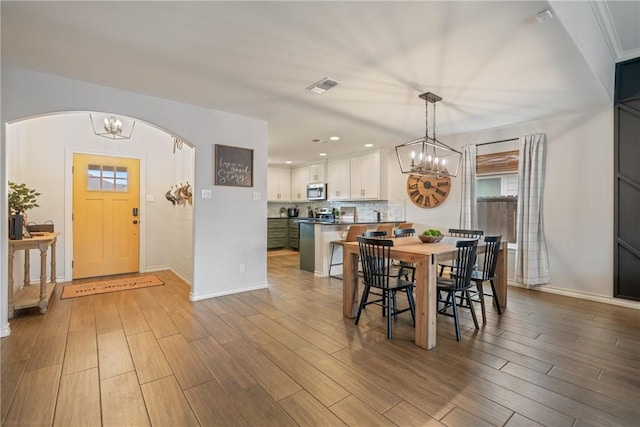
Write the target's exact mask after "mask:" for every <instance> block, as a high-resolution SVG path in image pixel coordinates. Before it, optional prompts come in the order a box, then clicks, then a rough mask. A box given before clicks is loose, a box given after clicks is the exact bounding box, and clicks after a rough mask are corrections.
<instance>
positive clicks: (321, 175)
mask: <svg viewBox="0 0 640 427" xmlns="http://www.w3.org/2000/svg"><path fill="white" fill-rule="evenodd" d="M308 168H309V182H325V180H326V178H325V176H326V174H325V164H324V163H314V164H312V165H309V166H308Z"/></svg>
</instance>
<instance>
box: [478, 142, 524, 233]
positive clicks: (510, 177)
mask: <svg viewBox="0 0 640 427" xmlns="http://www.w3.org/2000/svg"><path fill="white" fill-rule="evenodd" d="M476 171H477V178H476V196H477V203H478V205H477V206H478V227H479V228H480V229H482V230H484V231H485V235H496V234H499V235H501V236H502V239H503V241H507V242H509V243H516V209H517V204H518V173H517V172H518V151H517V150H515V151H505V152H501V153H492V154H484V155H481V156H477V158H476Z"/></svg>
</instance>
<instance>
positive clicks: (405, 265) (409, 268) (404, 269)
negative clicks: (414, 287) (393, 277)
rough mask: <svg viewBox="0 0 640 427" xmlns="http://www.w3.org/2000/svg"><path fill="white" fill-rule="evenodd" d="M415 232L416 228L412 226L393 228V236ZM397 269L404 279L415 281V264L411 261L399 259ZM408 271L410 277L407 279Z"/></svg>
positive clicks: (398, 236)
mask: <svg viewBox="0 0 640 427" xmlns="http://www.w3.org/2000/svg"><path fill="white" fill-rule="evenodd" d="M415 234H416V230H415V229H413V228H396V229H395V230H393V237H396V238H402V237H411V236H414V235H415ZM398 265H399V269H398V276H404V278H405V280H410V281H412V282H415V279H416V266H415V265H414V264H413V263H412V262H408V261H400V262H399V264H398ZM409 273H411V279H409Z"/></svg>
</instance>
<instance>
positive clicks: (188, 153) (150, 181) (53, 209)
mask: <svg viewBox="0 0 640 427" xmlns="http://www.w3.org/2000/svg"><path fill="white" fill-rule="evenodd" d="M193 151H194V150H193V149H192V148H191V147H188V146H184V147H183V149H182V150H177V151H176V153H175V154H174V153H173V139H172V138H171V136H170V135H169V134H167V133H166V132H164V131H161V130H159V129H156V128H154V127H151V126H148V125H146V124H145V123H141V122H137V123H136V127H135V131H134V133H133V135H132V137H131V139H130V140H126V141H113V140H109V139H105V138H103V137H100V136H96V135H94V133H93V130H92V128H91V122H90V120H89V113H86V112H83V113H65V114H56V115H49V116H42V117H36V118H32V119H28V120H23V121H20V122H17V123H14V124H10V125H8V126H7V154H8V156H7V157H8V161H7V175H8V179H9V181H14V182H17V183H22V182H24V183H26V184H27V186H28V187H30V188H34V189H36V190H37V191H38V192H39V193H42V194H41V196H39V197H38V204H39V205H40V207H38V208H35V209H32V210H30V211H29V212H27V214H28V216H29V221H33V222H36V223H42V222H44V221H47V220H52V221H53V222H54V224H55V228H56V231H58V232H60V237H59V239H58V244H57V247H56V253H57V261H58V262H57V264H58V268H57V275H58V278H59V280H60V281H65V280H66V281H69V280H71V277H72V271H71V258H72V249H73V248H72V230H70V229H69V228H71V219H70V216H71V211H72V200H71V197H70V195H71V190H72V188H70V183H71V166H72V154H73V153H89V154H100V155H107V156H121V157H132V158H137V159H140V166H141V179H140V190H141V196H140V197H141V203H140V205H139V206H140V208H141V209H140V236H141V248H140V249H141V251H140V252H141V264H142V266H141V271H148V270H161V269H167V268H172V269H174V270H176V271H179V272H180V274H181V275H182V276H183V277H185V278H186V279H187V281H188V282H191V278H192V276H193V274H192V268H191V264H190V260H191V258H192V256H191V254H192V252H193V247H192V243H193V240H192V237H191V236H192V235H193V231H192V229H193V219H192V209H191V208H190V207H184V206H176V207H173V206H172V205H171V203H169V202H168V201H167V200H166V199H165V198H164V193H165V192H166V191H167V190H169V188H170V186H171V185H176V184H179V183H180V182H186V181H191V182H193V178H194V171H193ZM66 195H68V196H66ZM147 196H150V198H153V199H154V201H146V200H147ZM176 212H179V213H181V214H182V217H181V218H180V221H179V223H178V218H176V217H175V216H176V215H175V214H176ZM67 225H69V228H67ZM176 225H179V226H180V228H181V229H182V232H181V233H178V234H176V235H175V239H172V240H170V239H169V236H170V235H172V234H170V233H167V231H168V230H169V231H171V230H174V229H176V228H177V227H176ZM172 247H180V248H181V252H183V253H176V254H174V255H171V251H170V249H171V248H172ZM34 253H35V251H34ZM16 255H18V256H16V259H15V265H14V271H15V272H16V273H15V274H14V276H15V278H16V283H15V286H16V288H18V287H19V285H20V283H22V276H23V274H22V271H23V269H22V268H21V264H22V262H23V257H22V254H21V253H20V254H16ZM36 255H37V254H36ZM185 257H186V260H187V262H189V264H188V265H187V266H185V265H184V264H185ZM185 267H186V268H185ZM30 276H31V280H32V281H35V280H37V279H38V278H39V276H40V267H39V263H32V264H31V275H30ZM47 276H49V274H47Z"/></svg>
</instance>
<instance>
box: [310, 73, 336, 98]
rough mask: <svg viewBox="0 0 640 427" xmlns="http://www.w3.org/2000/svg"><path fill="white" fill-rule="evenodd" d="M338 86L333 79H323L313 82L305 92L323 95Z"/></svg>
mask: <svg viewBox="0 0 640 427" xmlns="http://www.w3.org/2000/svg"><path fill="white" fill-rule="evenodd" d="M338 84H339V82H337V81H335V80H333V79H330V78H328V77H325V78H324V79H322V80H320V81H319V82H315V83H314V84H312V85H311V86H309V87H308V88H307V90H308V91H311V92H313V93H317V94H321V93H325V92H326V91H328V90H329V89H331V88H332V87H335V86H338Z"/></svg>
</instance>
